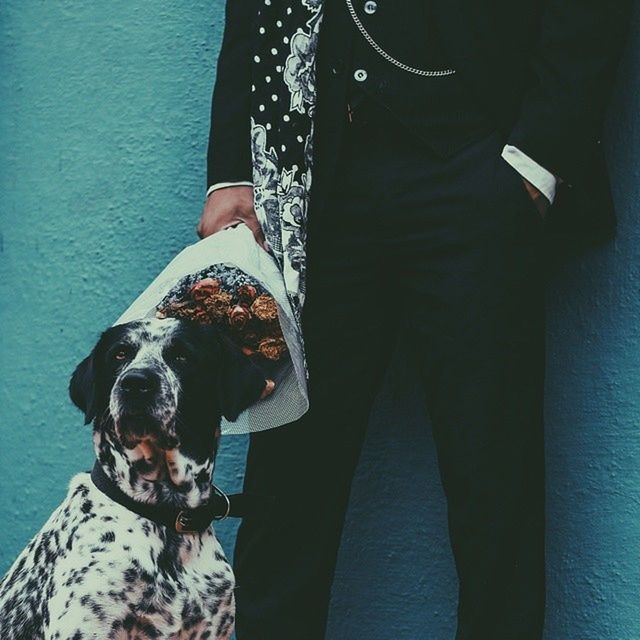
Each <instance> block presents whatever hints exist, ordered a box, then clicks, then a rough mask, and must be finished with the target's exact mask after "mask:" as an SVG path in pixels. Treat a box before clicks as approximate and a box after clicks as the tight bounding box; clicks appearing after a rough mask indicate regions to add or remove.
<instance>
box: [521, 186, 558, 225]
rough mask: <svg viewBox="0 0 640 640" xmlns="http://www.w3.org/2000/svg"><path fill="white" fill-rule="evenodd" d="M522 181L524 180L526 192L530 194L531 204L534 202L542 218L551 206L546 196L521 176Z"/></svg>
mask: <svg viewBox="0 0 640 640" xmlns="http://www.w3.org/2000/svg"><path fill="white" fill-rule="evenodd" d="M522 182H524V186H525V187H526V188H527V192H528V193H529V195H530V196H531V199H532V200H533V204H535V206H536V209H537V210H538V213H539V214H540V216H541V217H542V218H544V217H545V216H546V215H547V211H548V210H549V207H550V206H551V205H550V203H549V201H548V200H547V198H546V196H545V195H544V194H543V193H542V191H540V190H539V189H537V188H536V187H534V186H533V185H532V184H531V183H530V182H529V181H528V180H527V179H526V178H522Z"/></svg>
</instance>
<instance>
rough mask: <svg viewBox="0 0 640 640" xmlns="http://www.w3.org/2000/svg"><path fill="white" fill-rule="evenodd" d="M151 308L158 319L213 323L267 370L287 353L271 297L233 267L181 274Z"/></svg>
mask: <svg viewBox="0 0 640 640" xmlns="http://www.w3.org/2000/svg"><path fill="white" fill-rule="evenodd" d="M156 309H157V310H156V317H158V318H167V317H174V318H189V319H192V320H195V321H196V322H202V323H204V324H216V325H218V326H219V327H221V328H222V329H223V330H224V331H226V332H227V335H229V336H230V337H231V338H232V339H233V340H234V342H236V344H238V346H239V347H240V349H241V350H242V352H243V353H244V354H245V355H247V356H249V357H250V358H252V359H253V360H255V361H257V363H259V364H260V365H261V366H262V368H263V369H264V370H265V372H267V373H268V375H272V374H274V373H275V372H276V371H277V367H278V365H279V363H280V362H281V361H282V358H283V356H285V355H286V354H287V353H288V349H287V343H286V341H285V339H284V336H283V335H282V329H281V327H280V321H279V320H278V305H277V303H276V301H275V299H274V297H273V296H272V295H271V294H269V292H268V291H267V290H266V289H265V288H264V287H263V286H262V285H261V284H260V283H259V282H258V281H257V280H256V279H255V278H252V277H250V276H249V275H247V274H246V273H245V272H243V271H241V270H240V269H238V268H237V267H234V266H228V265H219V264H216V265H212V266H211V267H209V268H207V269H203V270H202V271H199V272H197V273H194V274H191V275H188V276H186V277H185V278H183V279H182V280H181V281H180V282H179V283H178V284H177V285H176V286H175V287H173V288H172V289H171V291H169V292H168V293H167V295H166V296H165V297H164V298H163V300H162V301H161V302H160V304H158V305H157V306H156Z"/></svg>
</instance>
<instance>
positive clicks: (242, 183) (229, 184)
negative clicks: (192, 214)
mask: <svg viewBox="0 0 640 640" xmlns="http://www.w3.org/2000/svg"><path fill="white" fill-rule="evenodd" d="M225 187H253V182H247V181H246V180H243V181H240V182H216V183H215V184H212V185H211V186H210V187H209V188H208V189H207V198H208V197H209V196H210V195H211V194H212V193H213V192H214V191H217V190H218V189H224V188H225Z"/></svg>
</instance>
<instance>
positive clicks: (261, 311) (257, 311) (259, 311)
mask: <svg viewBox="0 0 640 640" xmlns="http://www.w3.org/2000/svg"><path fill="white" fill-rule="evenodd" d="M251 313H253V315H254V316H255V317H256V318H257V319H258V320H260V321H261V322H272V321H274V320H277V319H278V305H277V304H276V301H275V300H274V299H273V298H272V297H271V296H269V295H267V294H266V293H263V294H262V295H260V296H258V297H257V298H256V299H255V300H254V301H253V304H252V305H251Z"/></svg>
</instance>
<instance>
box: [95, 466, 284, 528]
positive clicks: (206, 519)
mask: <svg viewBox="0 0 640 640" xmlns="http://www.w3.org/2000/svg"><path fill="white" fill-rule="evenodd" d="M91 480H92V481H93V484H95V486H96V487H97V488H98V489H99V490H100V491H102V493H104V494H105V495H106V496H107V497H109V498H111V499H112V500H113V501H114V502H117V503H118V504H120V505H122V506H123V507H125V508H127V509H129V511H133V512H134V513H137V514H138V515H139V516H142V517H143V518H147V519H148V520H151V521H152V522H155V523H156V524H159V525H163V526H165V527H168V528H169V529H173V530H174V531H177V532H178V533H202V532H203V531H205V530H206V529H207V528H208V527H209V525H210V524H211V522H212V521H213V520H224V519H225V518H227V517H230V518H244V517H245V516H247V515H254V514H260V513H266V511H267V508H268V507H269V506H270V504H271V502H272V500H271V499H270V498H269V497H268V496H257V495H251V494H245V493H238V494H234V495H230V496H228V495H226V494H225V493H224V492H222V491H221V490H220V489H218V487H216V486H215V485H212V487H213V492H212V494H211V497H210V498H209V499H208V500H207V502H205V503H204V504H202V505H200V506H199V507H196V508H194V509H179V508H177V507H168V506H166V505H159V504H145V503H142V502H137V501H136V500H134V499H133V498H132V497H131V496H128V495H127V494H126V493H124V492H123V491H122V490H121V489H120V488H119V487H118V486H117V485H116V483H115V482H113V480H111V478H109V476H107V474H106V473H105V472H104V469H103V468H102V466H100V464H99V463H98V461H97V460H96V462H95V464H94V465H93V469H92V470H91Z"/></svg>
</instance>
